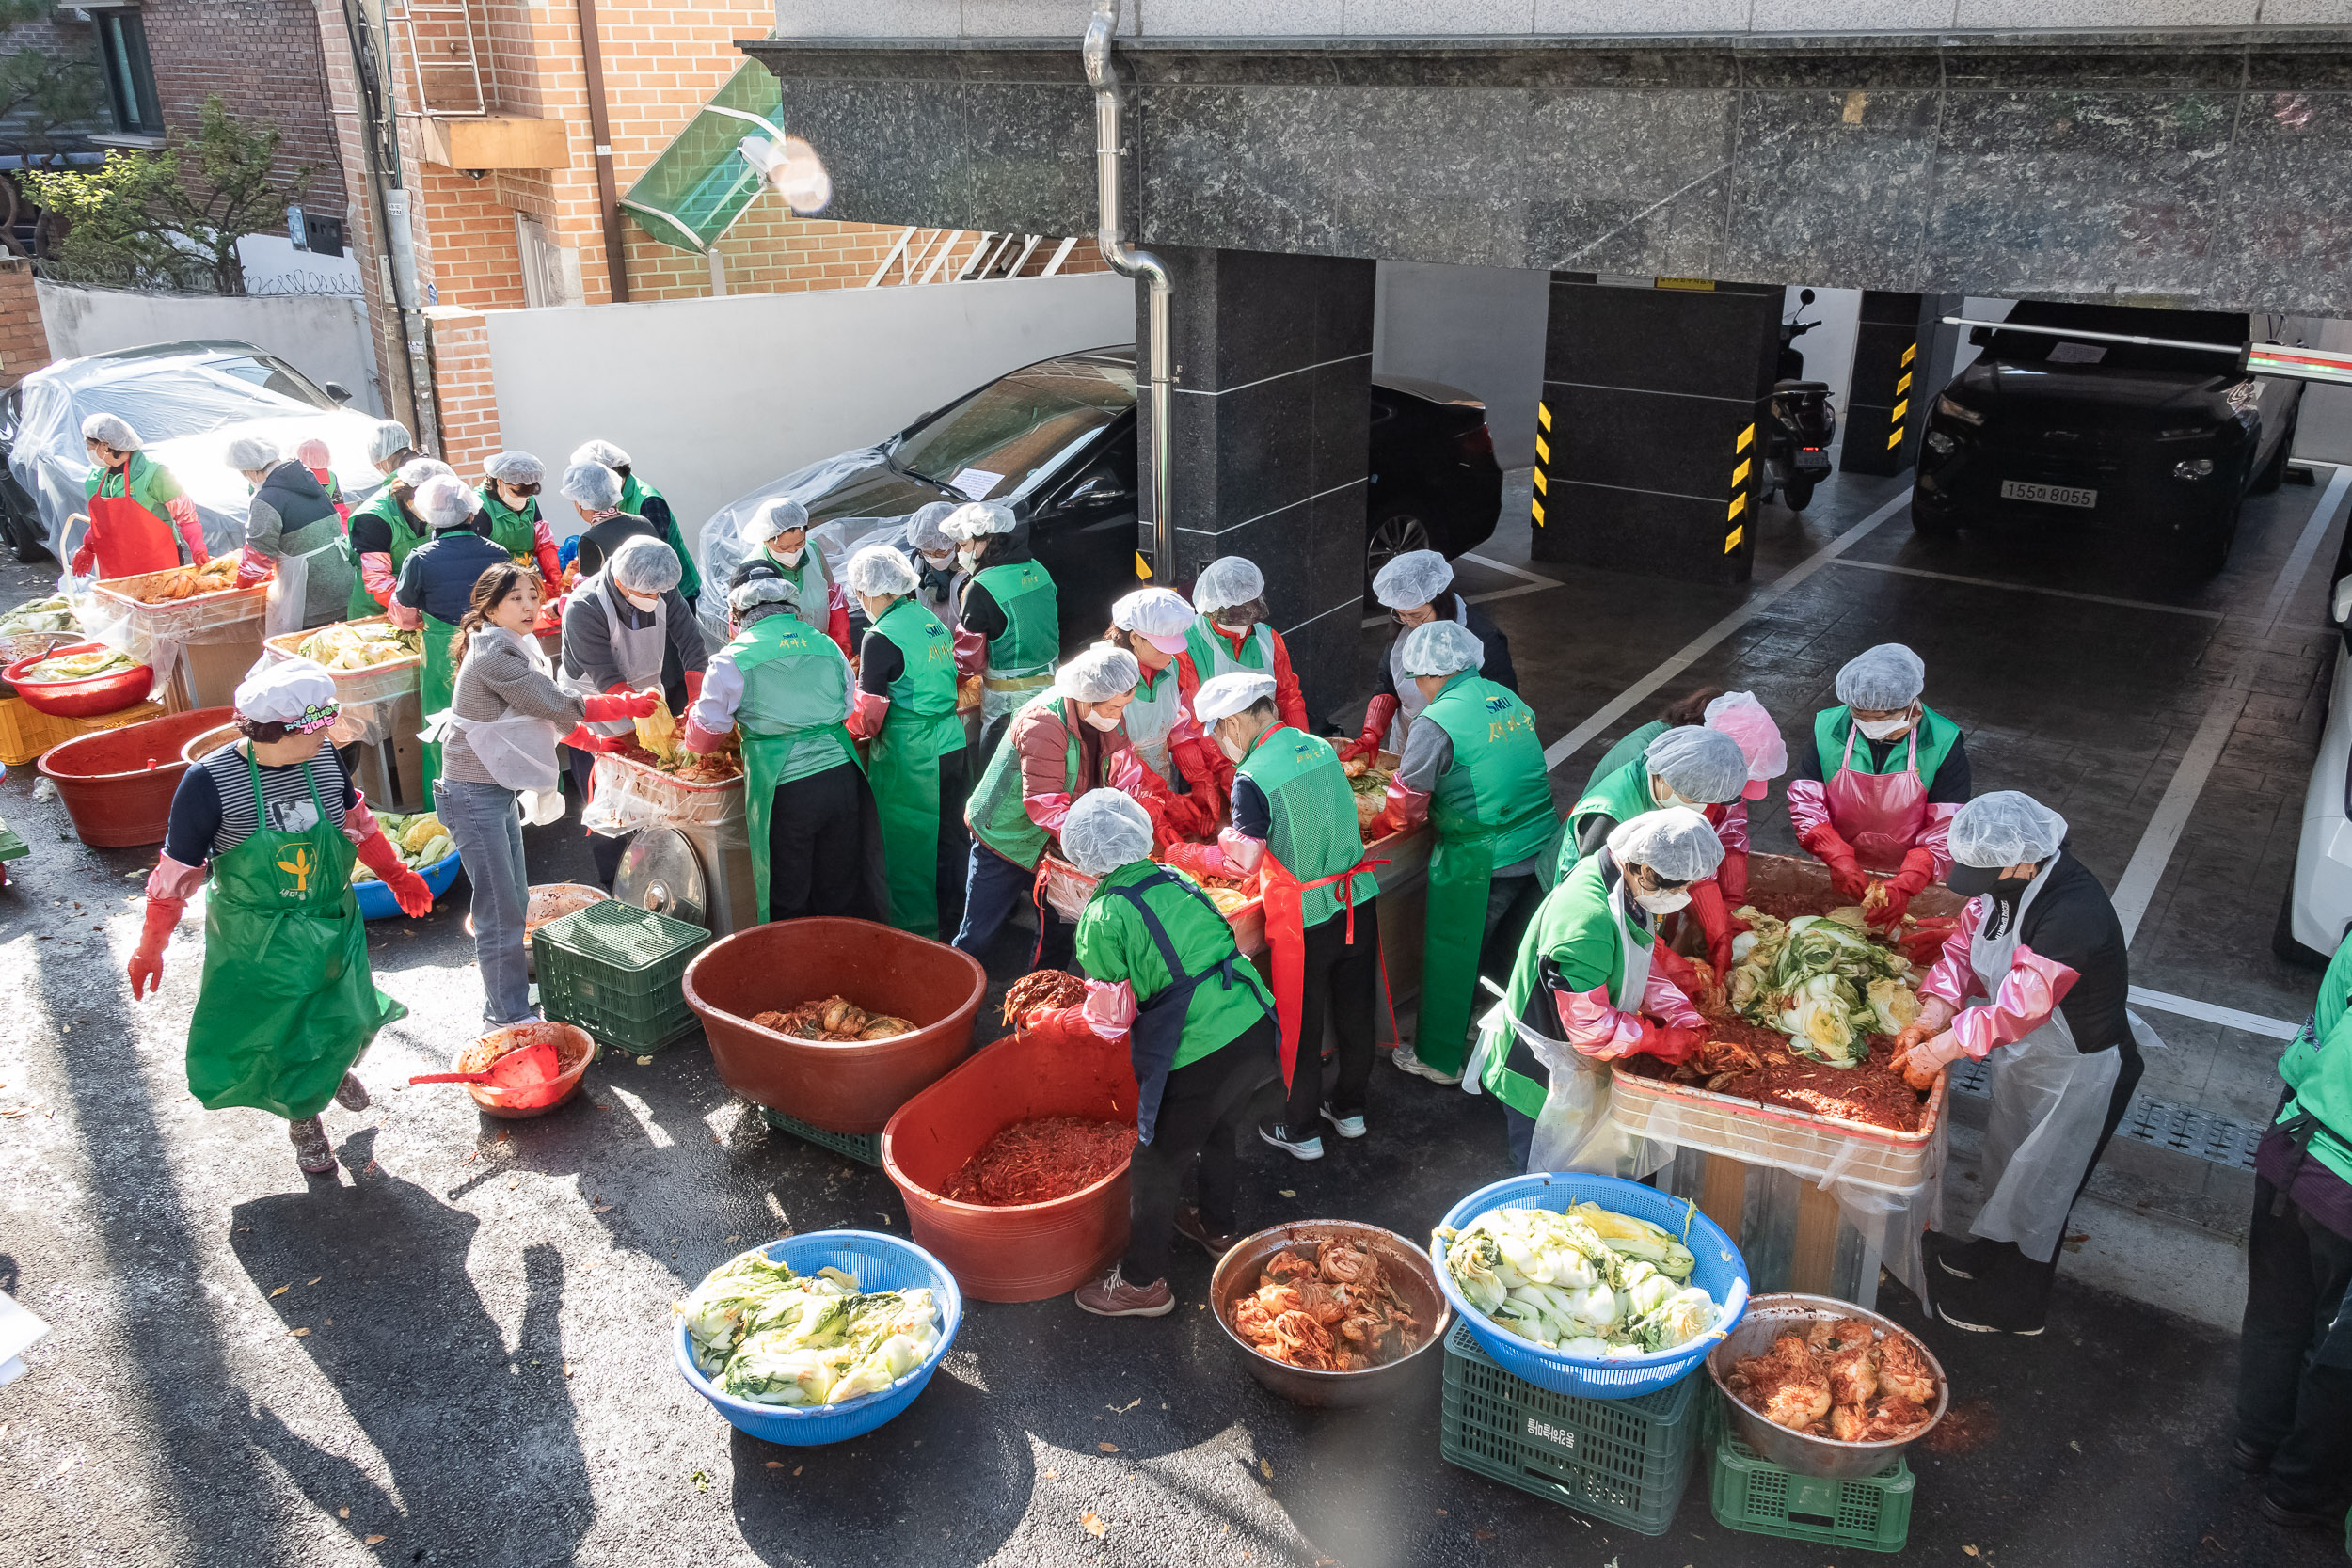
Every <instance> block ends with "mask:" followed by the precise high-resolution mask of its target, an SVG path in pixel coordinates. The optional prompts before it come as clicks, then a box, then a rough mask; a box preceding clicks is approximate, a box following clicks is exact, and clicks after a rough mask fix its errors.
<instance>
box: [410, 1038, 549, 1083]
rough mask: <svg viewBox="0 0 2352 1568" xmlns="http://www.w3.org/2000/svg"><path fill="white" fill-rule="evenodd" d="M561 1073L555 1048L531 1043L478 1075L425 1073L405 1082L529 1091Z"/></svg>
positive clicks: (536, 1041) (543, 1043)
mask: <svg viewBox="0 0 2352 1568" xmlns="http://www.w3.org/2000/svg"><path fill="white" fill-rule="evenodd" d="M563 1071H564V1066H563V1063H561V1062H560V1061H558V1060H557V1059H556V1054H555V1047H554V1046H552V1045H550V1044H548V1042H547V1041H545V1040H534V1041H532V1043H531V1044H529V1045H526V1046H524V1047H522V1048H521V1049H520V1050H518V1051H510V1052H508V1053H506V1054H505V1055H503V1056H501V1057H500V1058H499V1059H498V1060H497V1061H495V1062H492V1063H491V1064H490V1065H489V1067H488V1068H486V1069H484V1070H483V1071H480V1072H428V1073H424V1074H422V1075H421V1076H419V1077H415V1078H411V1079H409V1080H408V1082H409V1083H411V1084H487V1085H489V1086H490V1087H492V1088H494V1089H531V1088H536V1087H538V1086H539V1085H542V1084H546V1083H550V1082H552V1081H553V1080H555V1079H556V1078H558V1077H560V1076H561V1075H562V1074H563Z"/></svg>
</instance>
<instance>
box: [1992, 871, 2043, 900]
mask: <svg viewBox="0 0 2352 1568" xmlns="http://www.w3.org/2000/svg"><path fill="white" fill-rule="evenodd" d="M2032 885H2033V879H2032V878H2031V877H2000V878H1995V879H1994V883H1993V896H1994V897H1995V898H1997V899H1999V900H2001V901H2002V902H2003V903H2007V902H2009V901H2010V899H2012V898H2015V897H2017V896H2018V895H2021V894H2023V893H2024V892H2025V891H2026V889H2027V888H2029V887H2031V886H2032Z"/></svg>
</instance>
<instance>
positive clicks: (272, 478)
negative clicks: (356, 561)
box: [223, 436, 358, 637]
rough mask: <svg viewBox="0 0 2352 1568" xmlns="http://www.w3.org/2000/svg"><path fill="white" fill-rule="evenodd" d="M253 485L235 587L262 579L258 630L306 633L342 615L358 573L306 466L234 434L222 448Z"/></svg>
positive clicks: (256, 439)
mask: <svg viewBox="0 0 2352 1568" xmlns="http://www.w3.org/2000/svg"><path fill="white" fill-rule="evenodd" d="M223 455H224V457H225V458H226V459H227V461H228V464H229V466H230V467H232V468H234V469H236V470H237V471H238V472H239V473H241V474H243V475H244V476H245V480H246V483H248V484H250V485H252V486H253V499H250V500H248V501H246V514H245V551H244V554H243V556H242V557H241V558H240V560H239V561H238V563H237V585H238V586H239V587H241V588H246V587H251V586H252V585H253V584H254V583H257V582H262V581H267V582H269V584H270V594H269V609H268V611H267V612H266V614H265V615H264V616H263V617H262V626H263V630H264V634H265V635H267V636H271V637H277V636H279V635H281V634H283V633H285V632H290V631H306V630H308V629H309V628H310V627H312V626H328V625H331V624H332V623H334V622H337V621H340V620H342V619H343V615H344V608H345V606H346V605H348V604H349V602H350V599H351V585H352V583H353V581H354V580H355V579H356V578H357V576H358V574H357V573H356V572H355V571H354V570H353V568H352V564H351V543H350V541H349V539H348V538H346V537H345V535H344V532H343V520H342V517H340V516H338V515H336V513H335V503H334V502H333V501H331V500H329V499H327V495H326V490H325V489H324V488H322V487H321V486H320V484H319V482H318V480H317V479H316V478H315V477H313V476H312V474H311V472H310V469H309V468H308V467H304V466H303V464H302V463H301V462H300V461H299V460H297V459H294V458H281V457H280V456H279V455H278V448H277V446H276V444H275V443H273V442H270V441H266V440H263V439H262V437H261V436H238V437H237V438H236V439H235V440H233V441H231V442H230V443H229V450H228V451H227V452H226V453H224V454H223Z"/></svg>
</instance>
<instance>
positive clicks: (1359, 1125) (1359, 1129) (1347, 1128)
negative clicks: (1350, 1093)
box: [1323, 1101, 1364, 1138]
mask: <svg viewBox="0 0 2352 1568" xmlns="http://www.w3.org/2000/svg"><path fill="white" fill-rule="evenodd" d="M1323 1119H1324V1120H1326V1121H1327V1122H1329V1123H1330V1124H1331V1131H1332V1132H1337V1133H1338V1134H1339V1135H1340V1136H1341V1137H1343V1138H1360V1137H1362V1136H1363V1135H1364V1117H1363V1114H1362V1113H1361V1112H1358V1113H1357V1114H1356V1115H1354V1116H1352V1117H1343V1116H1342V1115H1340V1114H1339V1113H1338V1112H1337V1111H1334V1110H1333V1109H1331V1106H1330V1102H1329V1101H1325V1102H1324V1106H1323Z"/></svg>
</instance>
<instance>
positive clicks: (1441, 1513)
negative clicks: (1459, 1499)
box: [1438, 1508, 1445, 1519]
mask: <svg viewBox="0 0 2352 1568" xmlns="http://www.w3.org/2000/svg"><path fill="white" fill-rule="evenodd" d="M1444 1517H1445V1510H1444V1509H1442V1508H1441V1509H1439V1510H1438V1518H1440V1519H1442V1518H1444Z"/></svg>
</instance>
